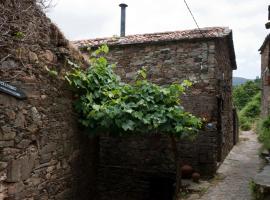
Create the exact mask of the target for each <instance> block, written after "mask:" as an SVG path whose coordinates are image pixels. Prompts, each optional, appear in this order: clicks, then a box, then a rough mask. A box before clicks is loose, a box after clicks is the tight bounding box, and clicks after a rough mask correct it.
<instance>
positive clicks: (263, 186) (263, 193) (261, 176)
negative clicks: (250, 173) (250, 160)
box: [254, 165, 270, 199]
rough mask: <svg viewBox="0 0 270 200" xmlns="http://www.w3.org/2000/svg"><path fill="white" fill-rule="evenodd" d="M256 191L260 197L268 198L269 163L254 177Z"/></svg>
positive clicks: (269, 195)
mask: <svg viewBox="0 0 270 200" xmlns="http://www.w3.org/2000/svg"><path fill="white" fill-rule="evenodd" d="M254 183H255V185H256V187H255V188H256V193H257V195H259V196H260V197H262V199H270V165H266V166H265V167H264V168H263V170H262V171H261V172H260V173H258V174H257V175H256V177H255V179H254Z"/></svg>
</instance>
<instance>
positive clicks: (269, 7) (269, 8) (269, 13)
mask: <svg viewBox="0 0 270 200" xmlns="http://www.w3.org/2000/svg"><path fill="white" fill-rule="evenodd" d="M268 20H269V21H270V5H269V6H268Z"/></svg>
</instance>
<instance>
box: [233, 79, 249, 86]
mask: <svg viewBox="0 0 270 200" xmlns="http://www.w3.org/2000/svg"><path fill="white" fill-rule="evenodd" d="M250 80H251V79H246V78H242V77H233V86H236V85H241V84H244V83H245V82H247V81H250Z"/></svg>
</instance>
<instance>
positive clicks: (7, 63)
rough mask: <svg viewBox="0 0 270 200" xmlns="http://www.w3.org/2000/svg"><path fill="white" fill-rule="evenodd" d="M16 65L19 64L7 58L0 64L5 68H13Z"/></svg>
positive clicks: (0, 66)
mask: <svg viewBox="0 0 270 200" xmlns="http://www.w3.org/2000/svg"><path fill="white" fill-rule="evenodd" d="M16 67H18V64H17V63H16V62H15V61H13V60H6V61H4V62H2V64H1V65H0V68H3V69H11V68H16Z"/></svg>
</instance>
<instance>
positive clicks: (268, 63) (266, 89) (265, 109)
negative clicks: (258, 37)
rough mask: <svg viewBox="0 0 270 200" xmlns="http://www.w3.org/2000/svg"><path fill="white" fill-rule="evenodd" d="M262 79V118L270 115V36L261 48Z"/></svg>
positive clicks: (269, 11)
mask: <svg viewBox="0 0 270 200" xmlns="http://www.w3.org/2000/svg"><path fill="white" fill-rule="evenodd" d="M265 27H266V29H270V6H269V7H268V22H267V23H266V24H265ZM259 51H260V53H261V79H262V108H261V115H262V117H266V116H268V115H269V114H270V113H269V112H270V107H269V106H270V71H269V70H270V34H268V35H267V37H266V38H265V40H264V42H263V44H262V46H261V48H260V49H259Z"/></svg>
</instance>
